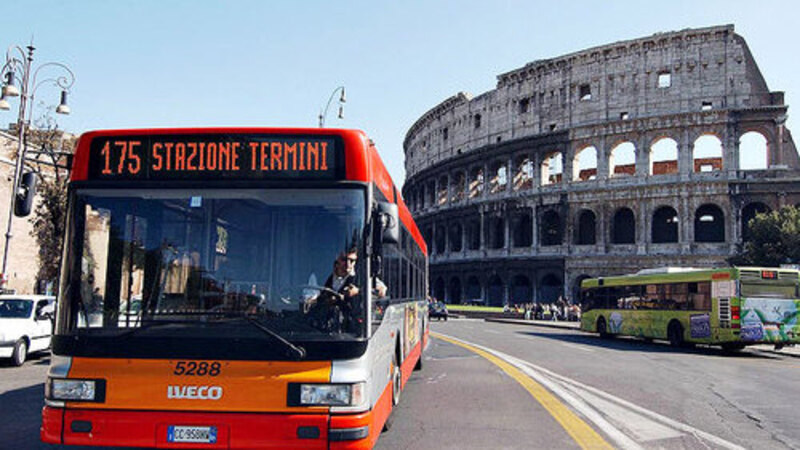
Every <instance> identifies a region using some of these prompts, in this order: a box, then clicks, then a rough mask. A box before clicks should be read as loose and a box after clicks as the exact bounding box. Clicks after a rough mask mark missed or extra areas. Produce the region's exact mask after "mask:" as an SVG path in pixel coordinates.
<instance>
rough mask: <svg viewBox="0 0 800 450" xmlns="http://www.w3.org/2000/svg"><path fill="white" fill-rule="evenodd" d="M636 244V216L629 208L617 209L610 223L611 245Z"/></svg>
mask: <svg viewBox="0 0 800 450" xmlns="http://www.w3.org/2000/svg"><path fill="white" fill-rule="evenodd" d="M635 242H636V216H635V215H634V214H633V211H632V210H631V209H630V208H626V207H622V208H619V209H618V210H617V211H616V212H615V213H614V217H613V219H612V221H611V243H612V244H634V243H635Z"/></svg>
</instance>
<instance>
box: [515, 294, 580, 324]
mask: <svg viewBox="0 0 800 450" xmlns="http://www.w3.org/2000/svg"><path fill="white" fill-rule="evenodd" d="M503 312H504V313H506V314H512V313H514V314H517V315H522V316H523V317H525V320H553V321H558V320H562V321H569V322H577V321H580V320H581V307H580V305H578V304H576V303H570V302H569V300H566V299H564V298H562V297H558V300H556V301H555V302H552V303H543V302H531V303H523V304H515V305H513V306H511V305H508V304H506V305H505V306H503Z"/></svg>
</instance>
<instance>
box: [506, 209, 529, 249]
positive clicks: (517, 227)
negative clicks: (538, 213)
mask: <svg viewBox="0 0 800 450" xmlns="http://www.w3.org/2000/svg"><path fill="white" fill-rule="evenodd" d="M511 225H512V232H511V242H512V244H513V246H514V247H530V246H531V244H532V243H533V221H532V220H531V213H530V212H529V211H523V212H518V213H516V214H515V215H514V218H513V220H512V222H511Z"/></svg>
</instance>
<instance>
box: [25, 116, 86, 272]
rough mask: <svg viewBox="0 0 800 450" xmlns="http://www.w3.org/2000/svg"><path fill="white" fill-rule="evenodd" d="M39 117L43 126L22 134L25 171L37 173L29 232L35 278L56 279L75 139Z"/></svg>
mask: <svg viewBox="0 0 800 450" xmlns="http://www.w3.org/2000/svg"><path fill="white" fill-rule="evenodd" d="M40 120H42V121H45V123H44V126H40V127H39V128H38V129H34V130H31V131H29V132H28V135H27V137H26V140H27V144H28V150H27V154H26V158H25V163H26V164H25V166H26V167H25V170H26V171H33V172H36V173H37V174H38V176H39V184H38V186H37V189H36V191H37V201H36V204H35V207H34V211H33V212H34V213H33V214H32V215H31V218H30V221H31V223H32V224H33V231H32V232H31V234H32V235H33V237H34V238H35V239H36V243H37V244H38V246H39V267H38V273H37V276H36V278H37V280H40V281H47V282H56V281H57V280H58V276H59V272H60V263H61V250H62V248H63V246H62V242H63V239H64V227H65V225H66V214H67V182H68V181H69V166H68V162H69V158H68V155H71V154H72V153H73V150H74V146H75V142H76V140H75V139H74V137H72V136H70V135H68V134H66V133H64V132H63V131H61V130H59V129H58V127H57V126H56V125H55V123H54V121H52V120H49V119H48V118H47V117H45V118H43V119H40Z"/></svg>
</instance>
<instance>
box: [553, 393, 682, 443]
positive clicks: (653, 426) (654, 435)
mask: <svg viewBox="0 0 800 450" xmlns="http://www.w3.org/2000/svg"><path fill="white" fill-rule="evenodd" d="M564 387H565V388H567V389H568V390H569V391H571V392H572V393H574V394H575V395H577V396H578V397H580V398H581V399H583V400H584V401H585V402H586V403H589V404H590V405H592V406H594V407H595V408H597V410H598V411H602V412H603V413H602V414H603V415H605V416H606V417H608V419H609V420H610V421H611V422H613V423H614V424H615V425H617V426H618V427H620V428H623V429H626V430H628V431H629V432H630V433H631V434H633V437H634V439H636V440H637V441H638V442H650V441H658V440H661V439H670V438H674V437H679V436H683V435H684V433H681V432H679V431H677V430H675V429H673V428H670V427H667V426H664V425H661V424H660V423H658V422H655V421H653V420H650V419H648V418H647V417H645V416H643V415H641V414H638V413H635V412H633V411H631V410H630V409H627V408H624V407H622V406H620V405H618V404H616V403H612V402H610V401H607V400H604V399H602V398H600V397H597V396H596V395H594V394H590V393H589V392H587V391H585V390H582V389H577V388H575V387H574V386H572V385H568V384H565V385H564Z"/></svg>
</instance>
